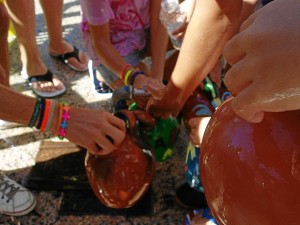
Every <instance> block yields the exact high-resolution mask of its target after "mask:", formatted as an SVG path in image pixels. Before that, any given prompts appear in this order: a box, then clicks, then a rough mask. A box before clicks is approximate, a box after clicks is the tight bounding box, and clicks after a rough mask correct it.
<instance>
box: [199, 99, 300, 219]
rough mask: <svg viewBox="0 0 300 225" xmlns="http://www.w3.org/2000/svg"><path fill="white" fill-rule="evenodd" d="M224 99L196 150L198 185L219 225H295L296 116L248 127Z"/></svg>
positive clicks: (298, 197) (299, 134)
mask: <svg viewBox="0 0 300 225" xmlns="http://www.w3.org/2000/svg"><path fill="white" fill-rule="evenodd" d="M230 101H231V100H228V101H227V102H225V103H224V104H223V105H222V106H220V107H219V108H218V109H217V110H216V112H215V114H214V115H213V116H212V118H211V120H210V122H209V124H208V127H207V129H206V132H205V134H204V139H203V142H202V145H201V157H200V164H201V180H202V182H203V186H204V190H205V195H206V198H207V201H208V204H209V207H210V209H211V211H212V213H213V215H214V217H215V218H216V220H217V221H218V223H219V224H223V225H224V224H226V225H283V224H293V225H297V224H300V221H299V212H300V194H299V191H300V111H290V112H281V113H266V114H265V118H264V120H263V121H262V122H260V123H256V124H255V123H248V122H246V121H245V120H243V119H240V118H239V117H237V116H236V114H235V113H234V112H233V111H232V109H231V107H230Z"/></svg>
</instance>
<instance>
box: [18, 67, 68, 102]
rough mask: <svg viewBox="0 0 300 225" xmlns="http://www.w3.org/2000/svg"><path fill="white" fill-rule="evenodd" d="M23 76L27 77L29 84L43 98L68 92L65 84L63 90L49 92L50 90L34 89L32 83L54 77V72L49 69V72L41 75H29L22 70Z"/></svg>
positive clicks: (49, 79) (50, 79)
mask: <svg viewBox="0 0 300 225" xmlns="http://www.w3.org/2000/svg"><path fill="white" fill-rule="evenodd" d="M21 75H22V77H24V78H26V82H27V83H28V85H29V86H30V87H31V88H32V91H33V92H34V93H35V94H36V95H38V96H40V97H43V98H54V97H58V96H60V95H63V94H64V93H65V92H66V90H67V89H66V87H65V86H64V88H63V89H61V90H56V91H53V92H48V91H41V90H37V89H34V88H33V87H32V83H35V82H43V81H51V82H52V79H53V73H52V72H51V71H50V70H47V72H46V73H45V74H43V75H39V76H28V74H27V73H26V71H24V70H23V71H22V72H21Z"/></svg>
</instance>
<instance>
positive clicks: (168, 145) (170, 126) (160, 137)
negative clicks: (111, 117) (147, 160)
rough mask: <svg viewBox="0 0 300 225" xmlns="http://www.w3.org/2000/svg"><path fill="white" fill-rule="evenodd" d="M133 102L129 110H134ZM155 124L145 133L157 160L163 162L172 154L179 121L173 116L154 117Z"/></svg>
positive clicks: (135, 107)
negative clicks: (165, 117) (164, 117)
mask: <svg viewBox="0 0 300 225" xmlns="http://www.w3.org/2000/svg"><path fill="white" fill-rule="evenodd" d="M136 109H138V107H137V106H136V104H135V103H133V104H132V105H130V106H129V110H136ZM155 120H156V125H155V127H154V128H152V129H151V130H150V131H148V132H147V133H146V136H147V139H148V140H147V141H148V143H149V144H150V146H151V148H152V150H153V152H154V155H155V159H156V161H157V162H163V161H165V160H167V159H169V158H171V157H172V156H173V155H174V149H175V144H176V138H177V135H178V133H179V123H178V120H177V119H176V118H174V117H169V118H168V119H162V118H156V119H155Z"/></svg>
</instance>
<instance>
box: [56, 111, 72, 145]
mask: <svg viewBox="0 0 300 225" xmlns="http://www.w3.org/2000/svg"><path fill="white" fill-rule="evenodd" d="M70 109H71V107H69V106H67V105H63V107H62V110H63V113H62V122H61V124H60V130H59V131H58V138H59V139H60V140H63V139H64V138H65V136H66V129H67V127H68V123H67V122H68V119H69V118H70V115H69V110H70Z"/></svg>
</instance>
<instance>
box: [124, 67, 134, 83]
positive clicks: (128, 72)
mask: <svg viewBox="0 0 300 225" xmlns="http://www.w3.org/2000/svg"><path fill="white" fill-rule="evenodd" d="M132 72H133V70H128V71H127V72H126V74H125V78H124V80H123V81H124V84H125V85H128V79H129V77H130V75H131V74H132Z"/></svg>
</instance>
